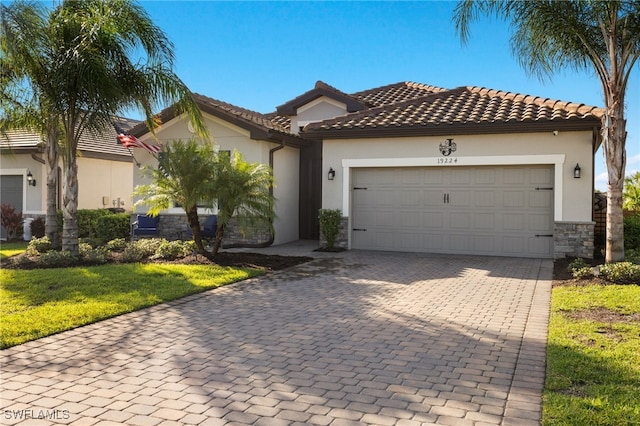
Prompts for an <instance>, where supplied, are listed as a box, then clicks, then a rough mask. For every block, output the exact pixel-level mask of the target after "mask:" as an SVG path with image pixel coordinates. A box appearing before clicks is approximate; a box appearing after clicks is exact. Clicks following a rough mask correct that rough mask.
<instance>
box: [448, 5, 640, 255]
mask: <svg viewBox="0 0 640 426" xmlns="http://www.w3.org/2000/svg"><path fill="white" fill-rule="evenodd" d="M480 15H494V16H497V17H500V18H504V19H505V20H507V21H509V22H510V23H511V25H512V27H513V28H514V33H513V35H512V39H511V43H512V47H513V50H514V53H515V55H516V57H517V58H518V59H519V61H520V63H521V65H522V66H523V67H524V68H525V69H526V70H528V71H529V72H531V73H532V74H535V75H537V76H538V77H541V78H542V77H543V76H547V75H550V74H551V73H552V72H553V71H556V70H560V69H563V68H564V67H567V66H570V67H573V68H575V69H579V70H592V71H595V73H596V75H597V76H598V77H599V79H600V82H601V84H602V89H603V94H604V103H605V114H604V116H603V118H602V140H603V150H604V156H605V159H606V163H607V171H608V176H609V182H608V188H607V246H606V256H605V261H606V262H607V263H610V262H618V261H622V260H624V238H623V237H624V230H623V222H622V218H623V216H622V189H623V183H624V176H625V166H626V149H625V143H626V130H625V127H626V120H625V116H624V105H625V93H626V89H627V82H628V81H629V75H630V74H631V71H632V70H633V68H634V66H635V64H636V61H637V60H638V57H639V56H640V2H637V1H635V0H628V1H609V0H606V1H595V0H592V1H588V0H573V1H555V0H539V1H506V0H500V1H495V0H486V1H473V0H464V1H461V2H459V3H458V5H457V6H456V10H455V13H454V21H455V24H456V29H457V31H458V34H459V35H460V37H461V39H462V40H463V42H464V41H466V40H467V39H468V37H469V27H470V24H471V22H473V21H474V20H475V19H477V18H478V17H479V16H480Z"/></svg>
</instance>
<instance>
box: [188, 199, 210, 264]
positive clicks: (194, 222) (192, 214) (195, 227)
mask: <svg viewBox="0 0 640 426" xmlns="http://www.w3.org/2000/svg"><path fill="white" fill-rule="evenodd" d="M186 213H187V221H188V222H189V228H191V233H192V234H193V241H194V242H195V243H196V247H197V248H198V254H202V255H204V254H205V253H206V250H205V249H204V244H202V234H201V233H200V220H199V219H198V207H195V208H193V209H189V210H188V211H186Z"/></svg>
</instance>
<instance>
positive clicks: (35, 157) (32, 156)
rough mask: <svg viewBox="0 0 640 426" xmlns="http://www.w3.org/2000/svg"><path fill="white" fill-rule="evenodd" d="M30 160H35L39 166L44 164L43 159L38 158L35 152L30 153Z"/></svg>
mask: <svg viewBox="0 0 640 426" xmlns="http://www.w3.org/2000/svg"><path fill="white" fill-rule="evenodd" d="M31 158H33V159H34V160H36V161H37V162H38V163H40V164H44V163H45V161H44V158H40V157H38V156H37V155H36V153H35V152H32V153H31Z"/></svg>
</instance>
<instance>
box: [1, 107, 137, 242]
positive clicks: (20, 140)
mask: <svg viewBox="0 0 640 426" xmlns="http://www.w3.org/2000/svg"><path fill="white" fill-rule="evenodd" d="M115 121H116V123H117V124H118V125H119V126H120V127H123V128H130V127H132V126H133V125H135V124H137V121H133V120H128V119H125V118H118V119H117V120H115ZM116 137H117V135H116V131H115V129H114V128H109V129H106V130H105V131H104V132H103V133H102V134H100V135H89V134H86V135H83V136H82V137H81V140H80V142H79V144H78V148H79V154H78V182H79V184H78V208H80V209H97V208H113V207H117V208H124V209H131V193H132V191H133V186H132V185H133V184H132V182H133V167H132V162H133V157H132V154H131V152H130V151H129V150H127V149H126V148H124V147H123V146H122V145H118V144H117V143H116V141H117V138H116ZM0 152H1V154H2V155H1V156H0V202H1V203H2V204H11V205H13V206H15V207H16V210H17V211H21V212H22V213H23V216H24V217H38V216H45V215H46V208H47V205H46V199H47V188H46V180H47V177H46V168H45V160H44V154H43V153H44V142H43V140H42V137H41V136H40V135H38V134H36V133H33V132H29V131H10V132H7V134H6V135H0ZM62 167H63V166H62V159H60V165H59V167H58V191H57V192H58V200H57V204H58V207H59V208H60V207H61V206H62ZM2 231H3V232H4V230H2ZM2 235H3V237H4V233H3V234H2Z"/></svg>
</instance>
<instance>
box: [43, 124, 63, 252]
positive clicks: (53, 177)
mask: <svg viewBox="0 0 640 426" xmlns="http://www.w3.org/2000/svg"><path fill="white" fill-rule="evenodd" d="M58 137H59V134H58V131H57V129H54V128H50V129H48V132H47V141H46V144H45V156H46V158H45V167H46V172H47V216H46V221H45V230H44V232H45V235H46V236H47V237H48V238H49V240H50V241H51V243H52V244H53V247H54V248H59V247H60V239H59V238H58V215H57V208H58V206H57V198H58V161H59V158H60V155H59V154H58Z"/></svg>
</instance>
